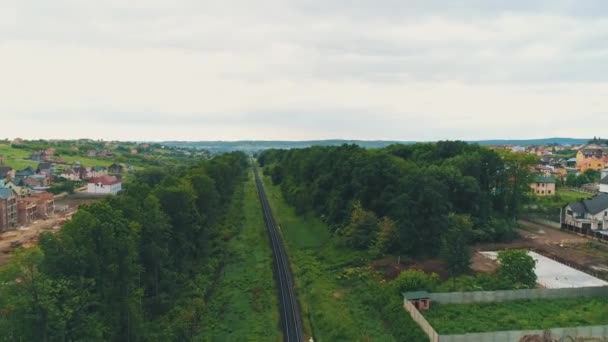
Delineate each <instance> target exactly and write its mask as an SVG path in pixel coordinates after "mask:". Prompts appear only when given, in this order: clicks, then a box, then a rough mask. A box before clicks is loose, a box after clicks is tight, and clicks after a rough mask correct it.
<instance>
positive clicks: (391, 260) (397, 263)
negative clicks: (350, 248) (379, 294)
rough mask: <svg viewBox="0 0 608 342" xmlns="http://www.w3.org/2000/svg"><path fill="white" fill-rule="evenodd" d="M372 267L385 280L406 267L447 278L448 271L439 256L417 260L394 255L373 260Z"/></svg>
mask: <svg viewBox="0 0 608 342" xmlns="http://www.w3.org/2000/svg"><path fill="white" fill-rule="evenodd" d="M371 267H372V269H373V270H375V271H377V272H380V273H381V274H382V276H383V278H384V279H385V280H393V279H395V278H397V276H398V275H399V274H400V273H401V272H403V271H406V270H408V269H416V270H421V271H424V272H427V273H437V274H438V275H439V276H440V277H441V278H443V279H446V278H448V272H447V270H446V265H445V262H443V260H441V259H439V258H433V259H426V260H417V259H403V258H401V259H400V258H399V257H396V256H389V257H385V258H382V259H378V260H375V261H374V262H373V263H372V265H371Z"/></svg>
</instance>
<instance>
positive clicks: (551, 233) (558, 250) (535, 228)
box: [474, 221, 608, 280]
mask: <svg viewBox="0 0 608 342" xmlns="http://www.w3.org/2000/svg"><path fill="white" fill-rule="evenodd" d="M519 223H520V228H521V229H519V230H518V232H519V234H520V236H521V237H520V238H519V239H517V240H514V241H512V242H509V243H495V244H490V243H485V244H479V245H476V246H474V248H475V250H477V251H498V250H502V249H510V248H524V249H529V250H534V251H536V252H538V253H540V254H543V255H545V256H547V257H550V258H552V259H555V260H557V261H559V262H561V263H564V264H566V265H569V266H571V267H573V268H576V269H579V270H582V271H584V272H586V273H589V274H591V275H593V276H596V277H598V278H601V279H604V280H608V246H607V245H605V244H603V243H600V242H594V241H593V240H590V239H588V238H586V237H583V236H579V235H577V234H572V233H569V232H565V231H560V230H558V229H555V228H552V227H549V226H544V225H542V224H538V223H532V222H527V221H520V222H519Z"/></svg>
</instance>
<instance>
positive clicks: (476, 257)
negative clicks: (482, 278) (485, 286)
mask: <svg viewBox="0 0 608 342" xmlns="http://www.w3.org/2000/svg"><path fill="white" fill-rule="evenodd" d="M497 269H498V263H497V262H496V261H494V260H492V259H490V258H486V257H485V256H483V255H482V254H480V253H473V257H472V258H471V270H473V272H477V273H480V272H481V273H494V272H495V271H496V270H497Z"/></svg>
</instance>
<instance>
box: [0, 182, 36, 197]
mask: <svg viewBox="0 0 608 342" xmlns="http://www.w3.org/2000/svg"><path fill="white" fill-rule="evenodd" d="M22 182H23V180H17V181H15V182H13V181H11V182H8V183H6V184H5V186H4V187H6V188H9V189H12V190H13V191H15V193H16V194H17V196H19V197H24V196H28V195H29V194H31V193H32V190H31V189H30V188H28V187H27V186H25V185H24V184H23V183H22ZM16 183H19V184H16ZM20 184H21V185H20Z"/></svg>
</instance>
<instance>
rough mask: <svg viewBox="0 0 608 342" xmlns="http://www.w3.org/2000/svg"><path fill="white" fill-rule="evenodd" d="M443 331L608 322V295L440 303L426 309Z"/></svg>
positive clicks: (500, 329)
mask: <svg viewBox="0 0 608 342" xmlns="http://www.w3.org/2000/svg"><path fill="white" fill-rule="evenodd" d="M424 316H425V318H426V319H427V320H428V321H429V323H430V324H431V325H432V326H433V328H434V329H435V330H436V331H437V332H438V333H439V334H464V333H476V332H489V331H502V330H528V329H530V330H532V329H534V330H536V329H549V328H556V327H576V326H590V325H604V324H608V298H569V299H557V300H519V301H509V302H502V303H476V304H437V303H433V305H432V306H431V310H429V311H425V312H424Z"/></svg>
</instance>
